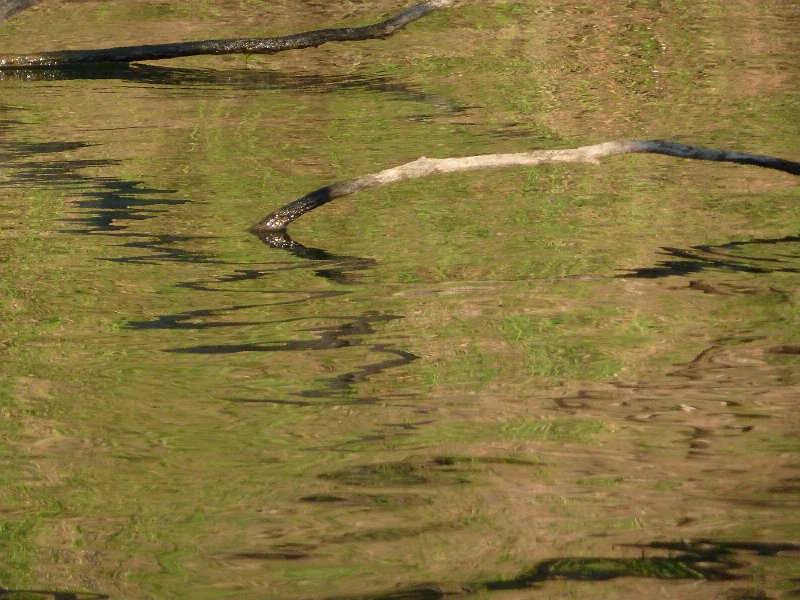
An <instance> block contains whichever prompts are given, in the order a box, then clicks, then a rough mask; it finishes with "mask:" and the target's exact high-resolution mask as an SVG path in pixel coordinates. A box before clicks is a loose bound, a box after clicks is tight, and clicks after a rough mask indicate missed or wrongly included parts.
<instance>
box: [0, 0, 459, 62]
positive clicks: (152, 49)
mask: <svg viewBox="0 0 800 600" xmlns="http://www.w3.org/2000/svg"><path fill="white" fill-rule="evenodd" d="M457 1H458V0H425V1H424V2H420V3H418V4H415V5H413V6H411V7H410V8H407V9H405V10H404V11H402V12H400V13H398V14H396V15H395V16H393V17H391V18H390V19H386V20H385V21H381V22H380V23H375V24H373V25H365V26H363V27H342V28H339V29H319V30H316V31H306V32H304V33H295V34H292V35H286V36H282V37H272V38H241V39H231V40H202V41H195V42H177V43H172V44H149V45H145V46H121V47H119V48H99V49H96V50H59V51H55V52H42V53H37V54H26V55H21V56H0V69H9V68H21V67H25V68H31V67H59V66H70V65H78V64H86V63H109V62H115V63H130V62H134V61H140V60H162V59H166V58H179V57H183V56H197V55H203V54H275V53H277V52H283V51H285V50H300V49H302V48H310V47H314V46H321V45H322V44H325V43H327V42H352V41H361V40H373V39H385V38H388V37H390V36H392V35H394V34H395V33H396V32H397V31H399V30H400V29H403V28H404V27H405V26H406V25H408V24H409V23H412V22H413V21H416V20H417V19H420V18H422V17H424V16H425V15H427V14H429V13H431V12H433V11H435V10H439V9H440V8H444V7H446V6H450V5H451V4H453V3H454V2H457Z"/></svg>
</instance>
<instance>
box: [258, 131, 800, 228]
mask: <svg viewBox="0 0 800 600" xmlns="http://www.w3.org/2000/svg"><path fill="white" fill-rule="evenodd" d="M632 153H646V154H666V155H668V156H677V157H679V158H692V159H696V160H712V161H723V162H732V163H739V164H745V165H755V166H758V167H764V168H767V169H776V170H778V171H783V172H785V173H791V174H792V175H800V162H794V161H791V160H784V159H781V158H773V157H771V156H762V155H759V154H748V153H745V152H733V151H730V150H716V149H714V148H701V147H698V146H686V145H684V144H676V143H674V142H666V141H663V140H622V141H615V142H605V143H603V144H596V145H593V146H582V147H580V148H568V149H564V150H534V151H532V152H519V153H515V154H482V155H478V156H464V157H460V158H426V157H424V156H423V157H421V158H418V159H417V160H414V161H412V162H409V163H406V164H403V165H400V166H398V167H392V168H391V169H385V170H383V171H379V172H377V173H371V174H369V175H364V176H363V177H356V178H355V179H347V180H345V181H340V182H338V183H334V184H332V185H327V186H325V187H322V188H320V189H318V190H314V191H313V192H311V193H309V194H306V195H305V196H303V197H302V198H298V199H297V200H295V201H293V202H290V203H289V204H286V205H285V206H283V207H281V208H279V209H278V210H276V211H274V212H272V213H270V214H268V215H267V216H266V217H264V218H263V219H261V221H259V222H258V223H256V224H255V225H253V226H252V227H251V228H250V230H251V231H252V232H254V233H256V234H261V233H280V232H284V231H285V230H286V227H287V226H288V225H289V223H291V222H292V221H294V220H295V219H297V218H298V217H301V216H302V215H304V214H306V213H307V212H309V211H312V210H314V209H315V208H318V207H320V206H322V205H323V204H327V203H328V202H330V201H331V200H335V199H336V198H341V197H342V196H347V195H349V194H353V193H355V192H360V191H362V190H367V189H369V188H373V187H377V186H380V185H386V184H387V183H392V182H394V181H402V180H404V179H417V178H419V177H426V176H428V175H435V174H437V173H454V172H457V171H472V170H475V169H493V168H502V167H525V166H536V165H547V164H557V163H591V164H597V163H598V162H599V159H600V158H603V157H605V156H612V155H615V154H632Z"/></svg>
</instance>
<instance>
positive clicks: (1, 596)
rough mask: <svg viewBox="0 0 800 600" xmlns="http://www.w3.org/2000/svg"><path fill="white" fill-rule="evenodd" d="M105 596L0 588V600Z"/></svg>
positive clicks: (80, 599) (94, 599)
mask: <svg viewBox="0 0 800 600" xmlns="http://www.w3.org/2000/svg"><path fill="white" fill-rule="evenodd" d="M110 597H111V596H109V595H107V594H92V593H89V592H56V591H50V590H4V589H2V588H0V600H106V599H107V598H110Z"/></svg>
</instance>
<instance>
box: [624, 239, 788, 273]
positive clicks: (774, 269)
mask: <svg viewBox="0 0 800 600" xmlns="http://www.w3.org/2000/svg"><path fill="white" fill-rule="evenodd" d="M798 243H800V236H796V235H790V236H786V237H782V238H763V239H755V240H749V241H744V242H728V243H726V244H720V245H718V246H709V245H698V246H691V247H689V248H670V247H666V248H662V250H663V252H662V254H664V255H666V256H668V257H672V258H671V259H670V260H664V261H661V262H660V263H659V264H658V265H657V266H655V267H641V268H638V269H634V270H632V271H630V272H627V273H624V274H621V275H617V277H621V278H630V277H638V278H643V279H655V278H659V277H670V276H673V275H678V276H682V275H690V274H695V273H700V272H702V271H707V270H717V271H728V272H740V273H800V264H798V262H800V246H796V248H797V252H794V253H788V254H778V255H776V256H773V257H771V258H767V257H760V256H752V255H748V254H747V253H746V252H745V251H746V250H747V249H748V247H751V246H752V247H759V246H772V245H778V244H798ZM734 251H738V252H734Z"/></svg>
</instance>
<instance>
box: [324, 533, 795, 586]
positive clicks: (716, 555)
mask: <svg viewBox="0 0 800 600" xmlns="http://www.w3.org/2000/svg"><path fill="white" fill-rule="evenodd" d="M628 547H630V548H636V549H638V550H640V551H641V553H642V554H641V557H638V558H616V557H581V558H555V559H551V560H545V561H542V562H539V563H537V564H536V565H534V567H533V568H532V569H530V570H528V571H525V572H523V573H521V574H520V575H518V576H516V577H513V578H511V579H502V580H493V581H480V582H474V583H468V584H457V585H440V584H435V583H425V584H419V585H411V586H408V587H403V588H399V589H396V590H393V591H390V592H383V593H380V592H379V593H375V594H354V595H347V596H328V597H326V598H325V600H433V599H439V598H455V597H464V596H468V595H472V594H475V593H479V592H483V593H486V592H489V593H491V592H502V591H508V590H525V589H537V588H541V587H542V586H543V585H544V584H546V583H547V582H548V581H554V580H555V581H558V580H565V579H566V580H573V581H596V582H602V581H607V580H610V579H616V578H619V577H638V578H652V579H662V580H685V579H689V580H692V579H694V580H700V581H734V580H740V579H744V578H745V577H746V575H744V574H742V571H743V570H745V569H747V567H748V566H749V563H748V561H747V559H746V557H745V556H744V554H745V553H752V554H755V555H757V556H763V557H773V556H777V555H778V554H781V553H791V554H796V553H800V544H791V543H769V542H747V541H745V542H714V541H710V540H693V541H689V542H651V543H649V544H635V545H629V546H628ZM664 551H666V552H667V556H663V552H664ZM648 552H650V553H652V552H659V554H660V555H658V556H646V554H647V553H648ZM752 597H754V598H755V597H762V596H752ZM763 597H766V595H764V596H763Z"/></svg>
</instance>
